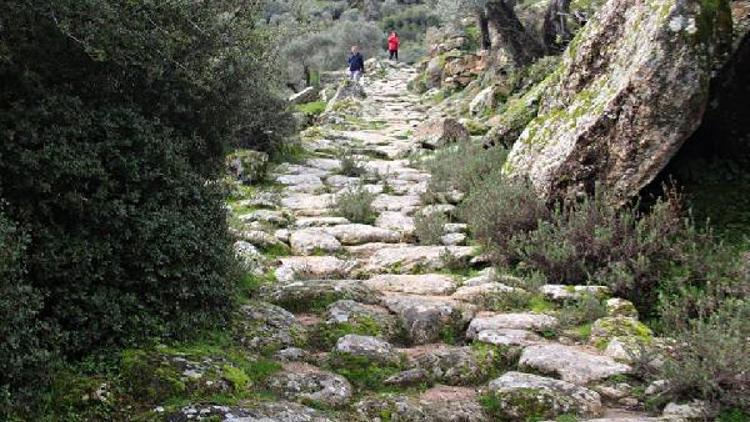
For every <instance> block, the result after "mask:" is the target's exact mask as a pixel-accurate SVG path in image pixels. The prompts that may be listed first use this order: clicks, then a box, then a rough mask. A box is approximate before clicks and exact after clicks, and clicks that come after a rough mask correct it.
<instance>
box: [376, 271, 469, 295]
mask: <svg viewBox="0 0 750 422" xmlns="http://www.w3.org/2000/svg"><path fill="white" fill-rule="evenodd" d="M363 284H364V285H366V286H367V287H370V288H371V289H373V290H378V291H384V292H399V293H410V294H416V295H449V294H451V293H452V292H453V291H455V290H456V282H455V280H453V278H451V277H449V276H447V275H444V274H381V275H376V276H374V277H372V278H370V279H369V280H365V281H363Z"/></svg>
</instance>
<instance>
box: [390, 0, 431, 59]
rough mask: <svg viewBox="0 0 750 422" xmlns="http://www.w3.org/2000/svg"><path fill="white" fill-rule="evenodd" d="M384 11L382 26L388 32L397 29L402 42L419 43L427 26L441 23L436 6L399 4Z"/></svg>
mask: <svg viewBox="0 0 750 422" xmlns="http://www.w3.org/2000/svg"><path fill="white" fill-rule="evenodd" d="M383 12H384V16H383V18H382V19H381V20H380V27H381V28H382V29H383V30H384V31H385V32H387V33H390V31H396V33H398V36H399V38H400V39H401V42H404V41H411V42H414V43H417V42H419V41H421V40H422V37H423V36H424V33H425V31H426V30H427V28H429V27H431V26H437V25H438V24H439V23H440V19H439V17H438V15H437V14H436V13H435V11H434V8H433V7H430V6H429V5H426V4H418V5H412V6H404V5H398V6H397V7H394V8H393V9H392V10H384V11H383ZM399 53H400V52H399ZM399 55H400V54H399Z"/></svg>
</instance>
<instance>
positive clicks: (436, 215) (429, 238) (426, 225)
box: [414, 212, 448, 245]
mask: <svg viewBox="0 0 750 422" xmlns="http://www.w3.org/2000/svg"><path fill="white" fill-rule="evenodd" d="M447 223H448V218H447V217H446V216H445V214H443V213H441V212H433V213H429V214H424V213H417V215H416V216H415V217H414V227H415V231H416V234H417V239H418V240H419V244H420V245H439V244H440V243H441V242H440V238H441V237H442V236H443V228H444V227H445V225H446V224H447Z"/></svg>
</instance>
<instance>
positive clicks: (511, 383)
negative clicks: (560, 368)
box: [480, 372, 601, 421]
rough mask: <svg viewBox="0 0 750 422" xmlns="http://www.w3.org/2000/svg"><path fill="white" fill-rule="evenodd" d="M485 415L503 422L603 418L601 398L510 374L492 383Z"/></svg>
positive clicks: (547, 380) (563, 384)
mask: <svg viewBox="0 0 750 422" xmlns="http://www.w3.org/2000/svg"><path fill="white" fill-rule="evenodd" d="M480 403H481V404H482V406H483V407H484V408H485V411H486V412H487V413H488V414H489V415H490V416H491V417H493V418H494V420H502V421H506V420H507V421H529V420H545V419H555V418H557V417H559V416H562V415H575V416H585V417H591V416H596V415H598V414H600V412H601V401H600V397H599V395H598V394H596V393H595V392H593V391H591V390H588V389H586V388H584V387H580V386H577V385H574V384H571V383H568V382H565V381H561V380H556V379H552V378H546V377H541V376H538V375H533V374H526V373H521V372H508V373H506V374H504V375H503V376H502V377H500V378H497V379H495V380H493V381H491V382H490V383H489V385H488V387H487V390H486V392H485V394H484V395H483V396H482V397H481V398H480Z"/></svg>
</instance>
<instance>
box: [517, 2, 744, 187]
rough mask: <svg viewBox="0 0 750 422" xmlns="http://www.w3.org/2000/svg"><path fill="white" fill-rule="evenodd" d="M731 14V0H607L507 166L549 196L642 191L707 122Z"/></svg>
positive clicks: (550, 83) (553, 79)
mask: <svg viewBox="0 0 750 422" xmlns="http://www.w3.org/2000/svg"><path fill="white" fill-rule="evenodd" d="M729 13H730V11H729V7H728V2H726V1H720V2H706V1H699V0H655V1H645V0H612V1H609V2H607V3H606V4H605V5H604V6H603V7H602V8H601V9H600V10H599V11H598V13H597V15H596V17H595V18H593V19H591V20H590V21H589V23H588V25H587V26H586V27H585V28H584V29H583V30H582V31H581V32H580V33H579V34H578V36H577V37H576V39H575V40H573V42H572V43H571V44H570V46H569V47H568V49H567V50H566V52H565V53H564V55H563V60H562V63H561V65H560V67H559V68H558V69H557V70H556V71H555V72H554V74H553V75H552V76H550V77H549V78H548V79H547V80H546V81H545V83H544V84H543V85H545V86H546V89H545V93H544V94H545V95H542V96H541V97H540V103H539V107H538V114H537V115H536V118H534V119H533V120H532V121H531V122H530V123H529V124H528V125H527V126H526V128H525V129H524V131H523V133H522V134H521V135H520V137H519V138H518V140H517V141H516V142H515V144H514V145H513V149H512V151H511V153H510V156H509V157H508V161H507V162H506V164H505V167H504V171H505V172H506V173H508V174H511V175H515V176H522V177H528V178H529V179H530V180H531V182H532V183H533V185H534V187H535V189H536V190H537V191H538V192H539V193H540V194H541V195H543V196H545V197H548V198H554V197H560V196H565V195H568V194H574V193H580V192H582V191H589V192H590V191H592V190H593V189H594V186H595V184H596V183H601V184H602V185H604V186H605V187H606V188H609V189H610V190H612V191H613V192H614V193H615V194H616V195H618V197H619V198H620V199H624V198H627V197H629V196H632V195H634V194H636V193H637V192H638V191H639V190H640V189H641V188H642V187H644V186H645V185H646V184H648V183H649V182H650V181H651V180H653V178H654V177H655V176H656V175H657V174H658V173H659V172H660V171H661V170H662V168H663V167H664V166H665V165H666V164H667V162H668V161H669V160H670V159H671V158H672V156H673V155H674V154H675V152H676V151H677V150H678V149H679V148H680V147H681V146H682V144H683V142H684V141H685V139H686V138H687V137H688V136H690V135H691V134H692V133H693V131H694V130H695V129H696V128H697V126H698V124H699V123H700V121H701V117H702V115H703V111H704V108H705V106H706V101H707V98H708V88H709V82H710V77H711V71H712V62H713V61H714V58H715V57H716V55H717V50H718V48H717V46H718V45H721V44H722V43H721V42H719V40H720V39H722V38H723V36H725V35H727V34H728V33H729V32H730V31H731V17H730V16H729Z"/></svg>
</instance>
